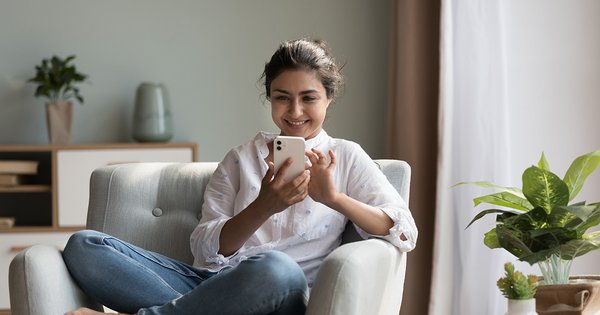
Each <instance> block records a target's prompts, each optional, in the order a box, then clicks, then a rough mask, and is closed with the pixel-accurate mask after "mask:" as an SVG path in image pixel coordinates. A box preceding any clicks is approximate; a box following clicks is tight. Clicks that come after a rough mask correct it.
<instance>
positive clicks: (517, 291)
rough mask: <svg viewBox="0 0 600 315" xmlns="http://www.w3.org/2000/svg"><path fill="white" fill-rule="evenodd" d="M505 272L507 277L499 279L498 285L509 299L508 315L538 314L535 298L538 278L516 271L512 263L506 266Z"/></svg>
mask: <svg viewBox="0 0 600 315" xmlns="http://www.w3.org/2000/svg"><path fill="white" fill-rule="evenodd" d="M504 271H505V276H504V277H502V278H500V279H498V282H497V283H496V284H497V285H498V288H499V289H500V292H502V295H504V296H505V297H506V298H507V299H508V312H507V314H520V315H523V314H536V312H535V297H534V296H535V292H536V290H537V284H538V278H537V277H536V276H534V275H528V276H525V275H524V274H523V273H521V272H519V271H516V270H515V266H514V265H513V264H512V263H510V262H507V263H505V264H504Z"/></svg>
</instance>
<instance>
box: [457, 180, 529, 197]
mask: <svg viewBox="0 0 600 315" xmlns="http://www.w3.org/2000/svg"><path fill="white" fill-rule="evenodd" d="M459 185H476V186H479V187H483V188H492V189H497V190H500V191H505V192H509V193H511V194H513V195H516V196H518V197H521V198H525V195H523V192H522V191H521V189H519V188H517V187H505V186H499V185H496V184H494V183H490V182H486V181H479V182H460V183H458V184H455V185H454V186H453V187H455V186H459Z"/></svg>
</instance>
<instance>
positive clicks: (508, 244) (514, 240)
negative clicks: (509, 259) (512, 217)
mask: <svg viewBox="0 0 600 315" xmlns="http://www.w3.org/2000/svg"><path fill="white" fill-rule="evenodd" d="M496 235H497V236H498V243H499V244H500V246H502V248H504V249H506V250H507V251H508V252H509V253H511V254H513V255H515V256H516V257H517V258H521V257H525V256H528V255H531V254H532V251H531V250H530V249H529V247H527V245H526V244H525V243H524V242H523V240H522V239H521V237H523V235H521V234H520V231H517V230H511V229H508V228H507V227H505V226H503V225H496Z"/></svg>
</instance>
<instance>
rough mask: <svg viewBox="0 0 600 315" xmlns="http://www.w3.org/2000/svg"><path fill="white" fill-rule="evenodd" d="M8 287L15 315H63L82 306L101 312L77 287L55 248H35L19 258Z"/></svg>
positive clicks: (20, 254) (21, 254)
mask: <svg viewBox="0 0 600 315" xmlns="http://www.w3.org/2000/svg"><path fill="white" fill-rule="evenodd" d="M9 286H10V305H11V313H12V314H14V315H24V314H36V315H46V314H47V315H56V314H64V313H66V312H68V311H71V310H74V309H76V308H79V307H81V306H85V307H89V308H91V309H95V310H102V307H101V305H99V304H98V303H96V302H94V301H92V300H90V299H89V298H87V297H86V296H85V294H84V293H83V292H82V291H81V290H80V289H79V287H78V286H77V284H75V282H74V281H73V279H72V278H71V275H70V274H69V271H68V270H67V267H66V265H65V263H64V261H63V257H62V253H61V251H60V250H59V249H58V248H56V247H53V246H49V245H35V246H32V247H29V248H27V249H25V250H24V251H22V252H20V253H19V254H17V256H16V257H15V258H14V259H13V260H12V261H11V263H10V267H9Z"/></svg>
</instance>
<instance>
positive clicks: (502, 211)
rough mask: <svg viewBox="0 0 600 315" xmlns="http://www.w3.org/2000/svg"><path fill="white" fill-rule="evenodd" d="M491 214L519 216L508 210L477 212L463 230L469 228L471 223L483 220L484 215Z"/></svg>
mask: <svg viewBox="0 0 600 315" xmlns="http://www.w3.org/2000/svg"><path fill="white" fill-rule="evenodd" d="M491 213H502V214H503V213H510V214H520V212H515V211H510V210H501V209H488V210H483V211H481V212H479V213H478V214H477V215H475V217H474V218H473V220H471V222H469V224H468V225H467V227H465V229H467V228H468V227H469V226H471V224H473V222H475V221H477V220H479V219H481V218H483V217H484V216H485V215H488V214H491Z"/></svg>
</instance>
